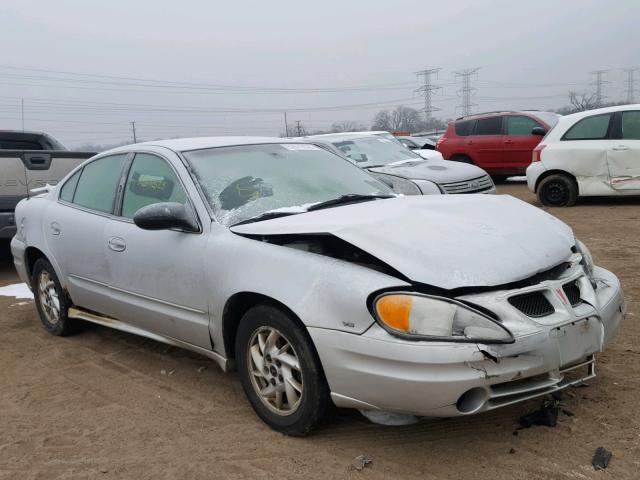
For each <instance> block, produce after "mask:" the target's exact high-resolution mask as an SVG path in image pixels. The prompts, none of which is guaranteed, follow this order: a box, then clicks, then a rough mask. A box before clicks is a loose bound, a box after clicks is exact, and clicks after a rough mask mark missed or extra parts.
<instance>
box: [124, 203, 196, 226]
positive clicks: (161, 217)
mask: <svg viewBox="0 0 640 480" xmlns="http://www.w3.org/2000/svg"><path fill="white" fill-rule="evenodd" d="M133 223H135V224H136V225H137V226H138V227H140V228H142V229H143V230H170V229H172V228H177V229H180V230H184V231H185V232H197V231H199V227H198V222H197V221H196V219H195V217H194V215H193V213H192V212H191V211H190V210H189V209H188V208H187V207H186V206H185V205H183V204H181V203H175V202H165V203H154V204H153V205H147V206H146V207H142V208H141V209H140V210H138V211H137V212H136V214H135V215H134V216H133Z"/></svg>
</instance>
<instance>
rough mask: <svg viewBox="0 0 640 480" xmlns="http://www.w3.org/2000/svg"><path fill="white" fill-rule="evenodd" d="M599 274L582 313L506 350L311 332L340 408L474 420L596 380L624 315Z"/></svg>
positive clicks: (374, 332)
mask: <svg viewBox="0 0 640 480" xmlns="http://www.w3.org/2000/svg"><path fill="white" fill-rule="evenodd" d="M597 275H598V277H599V278H601V280H602V281H603V282H605V283H604V284H603V286H602V287H600V288H598V290H597V291H596V292H597V293H596V296H597V300H596V301H595V302H594V304H595V305H594V306H593V308H589V311H588V312H587V311H586V310H585V311H584V312H583V313H581V314H580V315H579V316H574V317H572V318H571V320H569V321H562V322H560V323H554V324H553V325H542V324H537V325H536V327H535V330H532V331H531V333H530V334H527V335H520V336H518V335H516V341H515V343H513V344H509V345H493V346H492V345H480V344H474V343H445V342H428V341H407V340H402V339H399V338H396V337H393V336H391V335H389V334H388V333H387V332H386V331H385V330H383V329H382V327H380V326H379V325H378V324H374V325H373V326H372V327H371V328H370V329H369V330H368V331H367V332H365V333H364V334H362V335H354V334H349V333H345V332H337V331H333V330H326V329H316V328H309V333H310V335H311V337H312V339H313V341H314V344H315V345H316V348H317V350H318V354H319V356H320V359H321V361H322V365H323V368H324V371H325V374H326V377H327V380H328V382H329V386H330V388H331V391H332V398H333V401H334V403H336V405H337V406H339V407H347V408H358V409H362V410H383V411H390V412H396V413H402V414H412V415H417V416H431V417H451V416H460V415H468V414H473V413H479V412H482V411H487V410H493V409H495V408H499V407H502V406H506V405H510V404H513V403H517V402H521V401H524V400H528V399H531V398H535V397H539V396H542V395H546V394H549V393H552V392H554V391H558V390H561V389H563V388H566V387H568V386H570V385H574V384H577V383H580V382H583V381H585V380H588V379H590V378H593V377H594V376H595V354H596V353H598V352H601V351H602V349H603V347H604V345H605V344H606V342H608V341H609V340H611V339H612V338H613V336H614V335H615V334H616V332H617V330H618V327H619V324H620V321H621V320H622V319H623V318H624V315H625V304H624V298H623V296H622V290H621V288H620V283H619V282H618V280H617V278H616V277H615V275H613V274H611V273H610V272H607V271H606V270H603V269H597ZM585 308H587V307H585ZM514 316H515V315H514ZM483 351H484V352H487V354H485V353H483Z"/></svg>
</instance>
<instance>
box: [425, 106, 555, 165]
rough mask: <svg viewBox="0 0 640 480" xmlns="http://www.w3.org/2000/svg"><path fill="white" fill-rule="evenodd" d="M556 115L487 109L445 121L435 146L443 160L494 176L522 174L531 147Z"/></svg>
mask: <svg viewBox="0 0 640 480" xmlns="http://www.w3.org/2000/svg"><path fill="white" fill-rule="evenodd" d="M558 118H560V115H558V114H556V113H552V112H539V111H534V110H526V111H519V112H489V113H481V114H475V115H469V116H466V117H460V118H458V119H457V120H455V121H454V122H451V123H449V126H448V128H447V131H446V132H445V134H444V135H443V136H442V137H441V138H440V140H438V143H437V145H436V148H437V149H438V151H439V152H441V153H442V155H443V156H444V158H445V159H447V160H455V161H458V162H463V163H472V164H474V165H477V166H479V167H481V168H482V169H484V170H486V171H487V172H489V173H490V174H491V175H492V176H493V177H494V178H506V177H507V176H512V175H522V174H523V173H524V172H525V170H526V169H527V167H528V166H529V164H530V163H531V154H532V152H533V149H534V148H535V147H536V145H538V143H540V140H541V139H542V137H543V136H544V135H546V133H547V132H548V131H549V130H550V129H551V128H552V127H553V126H554V125H555V124H556V123H557V121H558Z"/></svg>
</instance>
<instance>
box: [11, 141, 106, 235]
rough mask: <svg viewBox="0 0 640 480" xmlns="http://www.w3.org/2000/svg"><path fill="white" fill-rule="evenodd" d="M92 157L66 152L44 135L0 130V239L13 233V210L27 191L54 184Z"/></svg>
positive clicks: (58, 143)
mask: <svg viewBox="0 0 640 480" xmlns="http://www.w3.org/2000/svg"><path fill="white" fill-rule="evenodd" d="M93 155H95V153H94V152H72V151H69V150H67V148H66V147H65V146H64V145H62V144H61V143H60V142H58V141H57V140H56V139H55V138H53V137H52V136H50V135H47V134H46V133H40V132H22V131H9V130H0V239H3V238H11V237H13V235H14V234H15V232H16V225H15V219H14V210H15V208H16V205H17V204H18V202H19V201H20V200H22V199H23V198H25V197H28V196H29V190H31V189H33V188H39V187H44V186H45V185H47V184H49V185H55V184H56V183H58V181H60V180H62V178H64V176H65V175H66V174H67V173H69V172H70V171H71V170H72V169H73V168H74V167H75V166H76V165H78V164H79V163H80V162H82V161H84V160H85V159H87V158H89V157H92V156H93Z"/></svg>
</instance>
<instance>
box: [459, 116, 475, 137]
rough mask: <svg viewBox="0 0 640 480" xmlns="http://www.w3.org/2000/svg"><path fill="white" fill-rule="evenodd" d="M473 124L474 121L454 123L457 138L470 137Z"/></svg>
mask: <svg viewBox="0 0 640 480" xmlns="http://www.w3.org/2000/svg"><path fill="white" fill-rule="evenodd" d="M474 123H475V120H463V121H462V122H456V123H455V128H456V135H458V136H459V137H466V136H468V135H471V132H472V131H473V124H474Z"/></svg>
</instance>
